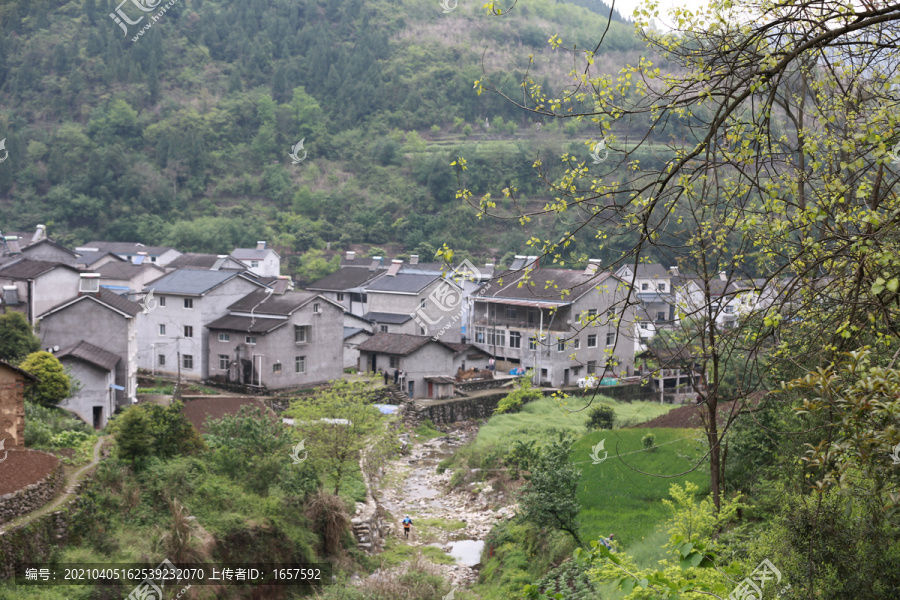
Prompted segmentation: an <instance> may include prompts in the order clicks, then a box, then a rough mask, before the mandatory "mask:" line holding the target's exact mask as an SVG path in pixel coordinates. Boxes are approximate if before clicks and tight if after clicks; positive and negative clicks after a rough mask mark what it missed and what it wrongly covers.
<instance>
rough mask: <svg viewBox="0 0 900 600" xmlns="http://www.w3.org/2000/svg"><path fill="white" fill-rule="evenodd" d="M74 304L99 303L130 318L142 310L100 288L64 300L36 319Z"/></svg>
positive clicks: (125, 299) (136, 304)
mask: <svg viewBox="0 0 900 600" xmlns="http://www.w3.org/2000/svg"><path fill="white" fill-rule="evenodd" d="M76 302H99V303H101V304H105V305H106V306H108V307H110V308H112V309H115V310H118V311H119V312H123V313H125V314H126V315H129V316H132V317H133V316H135V315H136V314H138V313H139V312H141V311H142V310H144V309H143V308H142V307H141V305H140V304H138V303H137V302H132V301H131V300H129V299H128V298H126V297H125V296H120V295H119V294H117V293H115V292H112V291H110V290H108V289H106V288H103V287H101V288H100V291H99V292H93V293H82V294H79V295H77V296H75V297H74V298H70V299H69V300H66V301H65V302H61V303H59V304H57V305H56V306H54V307H53V308H51V309H50V310H48V311H47V312H45V313H44V314H41V315H38V318H43V317H44V316H46V315H48V314H50V313H53V312H56V311H57V310H60V309H61V308H65V307H67V306H69V305H71V304H75V303H76Z"/></svg>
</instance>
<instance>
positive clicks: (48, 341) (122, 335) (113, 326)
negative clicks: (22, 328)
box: [36, 300, 142, 406]
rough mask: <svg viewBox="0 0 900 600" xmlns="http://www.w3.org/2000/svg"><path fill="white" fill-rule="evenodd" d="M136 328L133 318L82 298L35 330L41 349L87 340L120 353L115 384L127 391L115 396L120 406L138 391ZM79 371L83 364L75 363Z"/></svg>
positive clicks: (54, 314) (41, 323)
mask: <svg viewBox="0 0 900 600" xmlns="http://www.w3.org/2000/svg"><path fill="white" fill-rule="evenodd" d="M141 316H142V315H141V314H140V313H139V314H138V315H137V317H141ZM137 331H138V328H137V324H136V323H135V318H134V317H132V318H126V317H124V316H122V314H121V313H119V312H116V311H113V310H111V309H109V308H106V307H105V306H102V305H100V304H98V303H96V302H93V301H91V300H82V301H81V302H77V303H75V304H73V305H71V306H68V307H66V308H65V309H63V310H60V311H58V312H55V313H53V314H52V315H48V316H46V317H44V318H43V319H41V322H40V323H39V325H38V331H37V332H36V333H37V334H38V335H39V336H40V338H41V347H42V348H48V347H50V346H59V347H60V348H65V347H66V346H71V345H72V344H77V343H78V342H80V341H82V340H84V341H87V342H89V343H91V344H94V345H95V346H98V347H100V348H103V349H104V350H106V351H107V352H112V353H113V354H115V355H116V356H118V357H119V364H118V365H116V374H115V383H116V384H117V385H120V386H122V387H124V388H125V391H124V392H123V391H116V396H115V397H116V403H117V404H118V405H120V406H121V405H128V404H130V403H131V400H132V399H134V398H135V397H136V394H137V366H138V364H137V362H138V361H137V356H138V352H137V345H138V342H137ZM82 364H83V363H82ZM80 372H81V367H80V365H75V366H74V370H73V374H74V375H75V377H76V378H79V374H80Z"/></svg>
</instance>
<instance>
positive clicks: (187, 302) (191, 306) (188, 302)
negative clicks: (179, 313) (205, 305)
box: [184, 298, 194, 308]
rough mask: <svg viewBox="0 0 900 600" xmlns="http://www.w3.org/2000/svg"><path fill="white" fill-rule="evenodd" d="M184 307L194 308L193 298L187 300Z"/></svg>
mask: <svg viewBox="0 0 900 600" xmlns="http://www.w3.org/2000/svg"><path fill="white" fill-rule="evenodd" d="M184 307H185V308H194V299H193V298H185V299H184Z"/></svg>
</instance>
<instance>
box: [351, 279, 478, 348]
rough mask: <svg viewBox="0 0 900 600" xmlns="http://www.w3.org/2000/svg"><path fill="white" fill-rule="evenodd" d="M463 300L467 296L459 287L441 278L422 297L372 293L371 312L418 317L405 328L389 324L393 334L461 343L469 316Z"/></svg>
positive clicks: (370, 295)
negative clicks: (431, 337) (466, 317)
mask: <svg viewBox="0 0 900 600" xmlns="http://www.w3.org/2000/svg"><path fill="white" fill-rule="evenodd" d="M463 298H464V293H462V292H461V291H460V289H459V288H458V287H456V286H453V285H452V284H450V283H448V282H446V281H444V280H441V279H437V280H435V281H433V282H432V283H430V284H429V285H428V286H426V287H425V288H424V289H423V290H421V291H420V292H419V293H418V294H395V293H388V292H379V291H372V290H370V291H369V292H368V300H369V302H368V304H369V310H370V311H371V312H386V313H394V314H400V315H410V314H415V315H416V318H414V319H412V320H411V321H407V322H406V323H403V324H402V325H389V326H388V332H389V333H406V334H409V335H428V336H437V337H439V338H440V339H441V340H442V341H445V342H451V343H459V342H460V341H461V339H462V324H463V323H464V321H463V318H464V315H465V314H466V311H465V303H464V302H463ZM423 329H424V331H423Z"/></svg>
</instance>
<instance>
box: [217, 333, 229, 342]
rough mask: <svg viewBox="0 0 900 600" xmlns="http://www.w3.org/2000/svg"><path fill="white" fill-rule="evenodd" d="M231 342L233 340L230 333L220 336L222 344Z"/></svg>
mask: <svg viewBox="0 0 900 600" xmlns="http://www.w3.org/2000/svg"><path fill="white" fill-rule="evenodd" d="M230 340H231V334H228V333H220V334H219V341H220V342H228V341H230Z"/></svg>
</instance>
